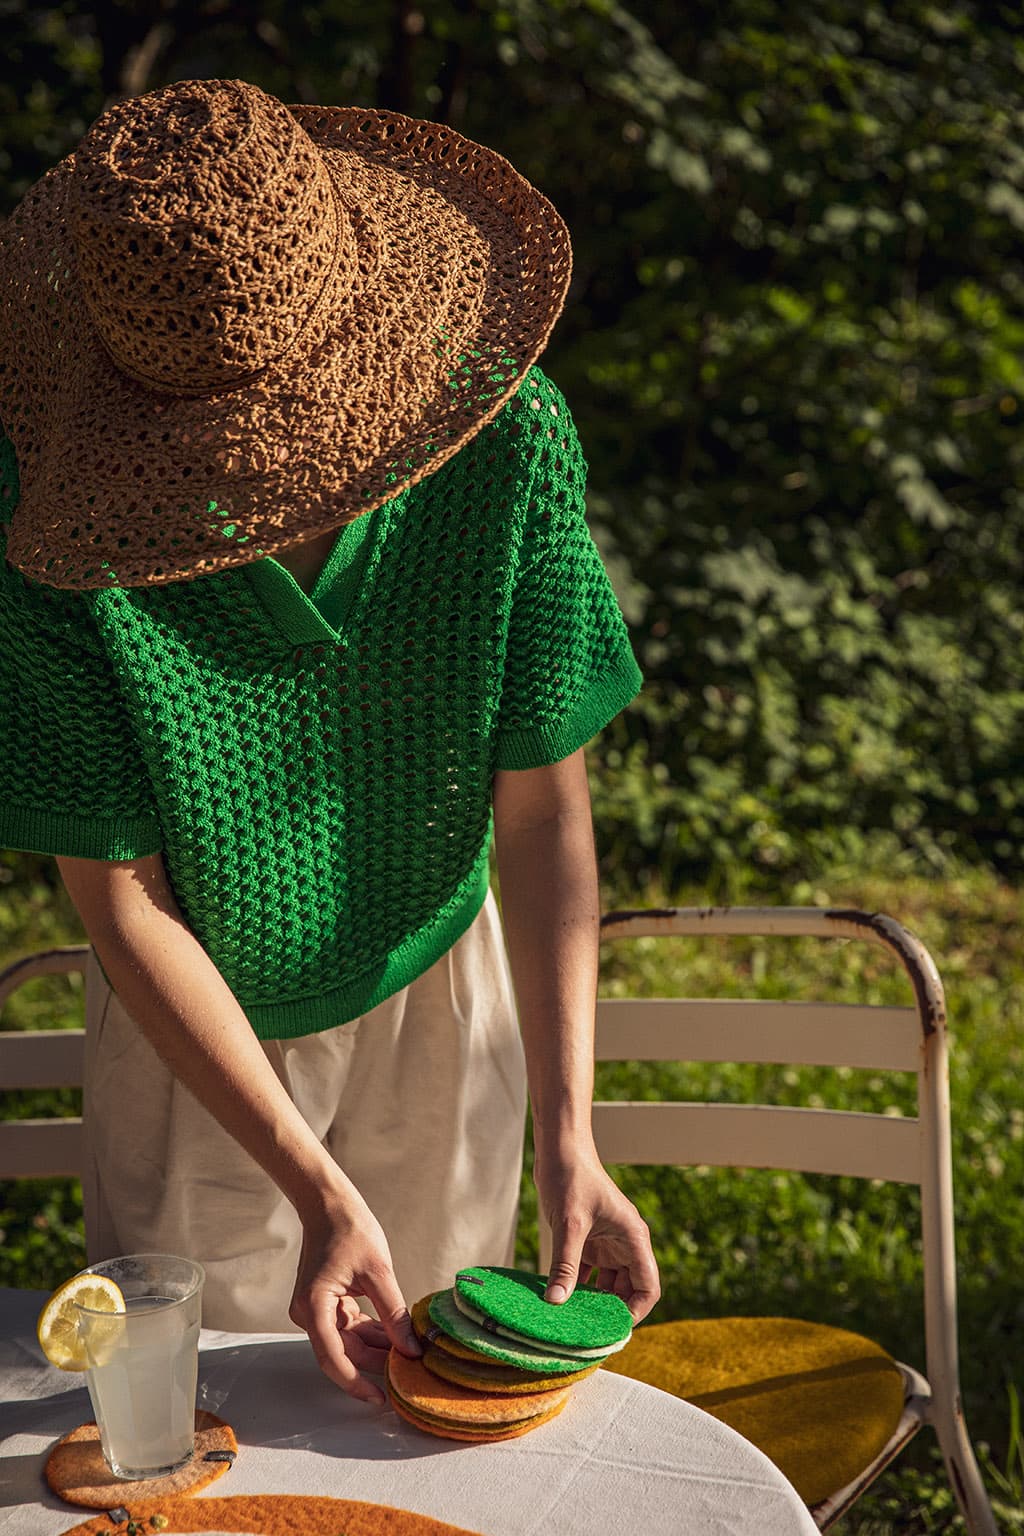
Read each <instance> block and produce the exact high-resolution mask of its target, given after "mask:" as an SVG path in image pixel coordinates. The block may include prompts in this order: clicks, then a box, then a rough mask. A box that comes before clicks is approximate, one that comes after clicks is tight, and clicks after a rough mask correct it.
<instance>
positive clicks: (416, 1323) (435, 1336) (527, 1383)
mask: <svg viewBox="0 0 1024 1536" xmlns="http://www.w3.org/2000/svg"><path fill="white" fill-rule="evenodd" d="M432 1299H433V1298H432V1297H431V1296H423V1297H421V1298H420V1300H419V1301H417V1302H415V1303H414V1304H413V1307H412V1309H411V1312H410V1316H411V1317H412V1326H413V1332H414V1333H415V1334H416V1337H417V1338H418V1339H419V1340H420V1341H421V1343H422V1344H423V1346H424V1350H423V1356H422V1359H423V1363H424V1365H425V1366H426V1367H427V1370H428V1371H432V1372H433V1374H434V1375H435V1376H441V1377H443V1378H444V1380H445V1381H457V1382H459V1383H460V1384H461V1385H462V1386H464V1387H476V1388H477V1389H478V1390H483V1391H486V1392H546V1391H547V1390H548V1388H549V1387H562V1386H565V1385H567V1383H569V1382H575V1381H582V1380H583V1378H584V1377H585V1376H592V1375H593V1373H594V1372H595V1371H596V1370H597V1368H598V1365H599V1364H600V1362H599V1361H598V1362H595V1363H594V1364H592V1365H586V1366H584V1367H583V1369H582V1370H579V1371H574V1370H572V1369H570V1370H567V1371H559V1372H557V1374H556V1373H555V1372H553V1371H552V1372H549V1373H548V1374H547V1375H538V1374H537V1372H536V1371H528V1370H523V1368H522V1366H518V1365H504V1364H502V1362H501V1361H499V1360H494V1359H489V1358H488V1357H487V1356H486V1355H481V1354H478V1352H477V1351H476V1350H475V1349H469V1348H468V1347H467V1346H466V1345H465V1344H460V1343H459V1342H458V1340H457V1339H450V1338H449V1337H448V1335H447V1334H445V1333H444V1332H442V1330H441V1329H440V1328H439V1327H438V1325H437V1324H436V1323H435V1322H434V1320H433V1318H432V1317H431V1316H430V1310H429V1303H430V1302H431V1300H432Z"/></svg>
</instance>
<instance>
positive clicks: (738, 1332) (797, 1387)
mask: <svg viewBox="0 0 1024 1536" xmlns="http://www.w3.org/2000/svg"><path fill="white" fill-rule="evenodd" d="M603 1368H604V1369H605V1370H610V1371H617V1372H619V1373H620V1374H621V1375H624V1376H633V1377H635V1378H636V1379H637V1380H639V1381H645V1382H648V1383H649V1384H650V1385H651V1386H655V1387H660V1388H661V1389H662V1391H664V1392H671V1393H673V1394H674V1395H675V1396H676V1397H682V1398H686V1399H687V1401H688V1402H691V1403H694V1404H695V1405H696V1406H697V1407H698V1408H703V1409H704V1411H705V1412H706V1413H710V1414H713V1415H714V1416H715V1418H717V1419H721V1420H723V1422H724V1423H726V1424H729V1425H731V1427H732V1428H733V1429H735V1430H738V1431H739V1433H740V1434H741V1435H743V1436H744V1438H745V1439H747V1440H750V1441H752V1442H753V1443H754V1444H755V1445H756V1446H758V1447H760V1449H761V1450H762V1451H764V1453H765V1455H766V1456H769V1457H770V1458H771V1460H772V1461H773V1462H774V1463H775V1465H776V1466H777V1467H778V1468H779V1469H780V1471H782V1472H783V1473H784V1474H785V1475H786V1477H788V1478H789V1480H790V1482H791V1483H792V1484H793V1486H794V1488H796V1490H797V1492H798V1493H799V1494H800V1496H801V1497H802V1498H803V1499H804V1501H805V1502H806V1503H807V1504H816V1503H818V1502H819V1501H820V1500H822V1499H826V1498H828V1496H829V1495H830V1494H832V1493H835V1492H836V1490H837V1489H840V1488H843V1487H845V1486H846V1484H847V1483H850V1482H853V1481H854V1479H855V1478H856V1477H858V1475H859V1474H860V1473H861V1472H862V1471H863V1470H864V1468H865V1467H866V1466H868V1465H869V1464H870V1463H871V1462H872V1461H873V1460H874V1458H875V1457H876V1456H877V1455H878V1454H879V1453H880V1452H881V1451H882V1449H883V1448H884V1447H885V1445H886V1444H887V1443H888V1441H889V1439H890V1438H891V1436H892V1435H893V1434H894V1432H895V1430H896V1427H897V1425H898V1424H899V1421H900V1415H901V1413H902V1410H903V1400H904V1379H903V1376H902V1374H901V1372H900V1368H899V1366H898V1365H897V1364H896V1362H895V1360H894V1359H893V1358H892V1356H891V1355H889V1354H887V1353H886V1351H885V1350H884V1349H882V1348H880V1346H879V1345H877V1344H875V1343H873V1342H872V1340H870V1339H865V1338H862V1337H861V1336H860V1335H859V1334H856V1333H849V1332H847V1331H846V1330H845V1329H843V1328H829V1327H825V1326H824V1325H822V1324H820V1323H805V1322H798V1321H795V1320H793V1319H790V1318H781V1317H725V1318H712V1319H698V1320H696V1321H692V1322H674V1323H655V1324H652V1325H650V1326H648V1327H642V1328H638V1329H637V1331H636V1332H635V1333H634V1335H633V1337H632V1339H631V1340H630V1342H629V1343H628V1344H627V1345H626V1347H625V1349H623V1350H621V1351H620V1352H619V1353H618V1354H616V1355H612V1356H611V1357H610V1358H609V1359H608V1360H607V1361H606V1362H605V1365H604V1367H603Z"/></svg>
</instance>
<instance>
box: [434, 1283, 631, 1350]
mask: <svg viewBox="0 0 1024 1536" xmlns="http://www.w3.org/2000/svg"><path fill="white" fill-rule="evenodd" d="M452 1300H453V1301H454V1303H455V1305H456V1306H457V1307H458V1309H459V1311H460V1312H461V1313H462V1315H463V1317H468V1318H469V1320H470V1322H471V1323H476V1324H477V1325H478V1326H479V1327H480V1328H482V1329H483V1330H484V1332H485V1333H490V1334H494V1335H497V1336H498V1337H499V1338H502V1339H507V1340H508V1341H509V1343H510V1344H518V1345H519V1346H520V1347H522V1346H525V1345H529V1346H530V1347H531V1348H536V1347H537V1340H536V1339H531V1338H530V1337H529V1336H528V1335H527V1334H525V1333H517V1332H516V1331H515V1329H514V1328H508V1327H505V1326H504V1325H503V1324H501V1323H496V1322H495V1321H494V1319H493V1318H491V1317H488V1316H487V1313H486V1312H480V1311H478V1310H477V1308H476V1307H473V1306H470V1304H469V1302H468V1301H463V1299H462V1297H461V1296H460V1295H459V1294H458V1292H457V1291H454V1290H453V1291H452ZM549 1305H551V1303H549ZM628 1342H629V1341H628V1339H623V1341H622V1343H621V1344H610V1345H608V1346H606V1347H605V1348H603V1349H570V1348H569V1347H568V1345H566V1344H559V1345H558V1346H557V1348H558V1351H559V1353H560V1354H562V1355H564V1357H565V1359H567V1360H579V1361H580V1362H585V1361H587V1360H596V1361H597V1363H598V1364H600V1363H601V1361H602V1360H607V1358H608V1356H609V1355H612V1354H614V1353H615V1351H616V1350H618V1349H625V1347H626V1345H627V1343H628ZM555 1347H556V1346H555V1345H554V1344H549V1345H548V1346H547V1348H549V1349H554V1348H555Z"/></svg>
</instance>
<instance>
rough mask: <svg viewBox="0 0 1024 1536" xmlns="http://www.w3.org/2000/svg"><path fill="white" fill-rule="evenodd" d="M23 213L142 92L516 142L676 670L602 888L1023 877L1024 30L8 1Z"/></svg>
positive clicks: (1006, 22) (563, 374)
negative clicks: (60, 167)
mask: <svg viewBox="0 0 1024 1536" xmlns="http://www.w3.org/2000/svg"><path fill="white" fill-rule="evenodd" d="M3 11H4V22H5V50H6V55H7V58H8V60H9V62H10V64H11V66H12V67H11V68H10V69H9V70H8V72H7V76H6V79H5V81H4V82H0V107H3V109H4V115H5V148H4V155H3V157H0V192H3V193H4V194H5V197H6V201H7V202H8V203H11V202H13V201H14V199H15V198H16V197H17V196H18V195H20V193H21V192H22V191H23V190H24V189H25V187H26V185H27V184H28V182H29V181H31V179H32V178H33V176H35V175H38V174H39V173H40V172H41V171H42V170H43V169H44V168H45V166H46V165H47V164H49V163H50V162H51V161H52V160H53V159H54V158H56V157H57V155H59V154H60V153H62V152H63V151H65V150H67V149H69V148H70V147H71V146H72V145H73V144H74V142H75V140H76V138H77V136H78V135H79V133H80V132H81V131H82V128H83V126H84V125H85V123H86V122H87V121H88V119H89V118H90V117H91V116H92V115H93V114H94V113H95V112H96V111H98V110H99V108H100V107H101V106H102V104H103V101H104V99H105V98H107V97H109V96H110V95H111V94H113V93H117V92H120V91H131V90H141V89H145V88H147V87H150V86H153V85H158V84H160V83H162V82H163V81H164V80H166V79H173V78H181V77H183V76H187V75H189V74H199V75H210V74H229V75H230V74H244V75H247V76H248V77H250V78H253V79H256V80H258V81H259V82H260V83H262V84H264V85H265V86H267V87H268V88H269V89H270V90H273V91H276V92H278V93H280V94H282V95H283V96H285V97H286V98H288V99H303V100H317V99H319V100H330V101H346V102H358V103H362V102H366V103H373V102H377V103H380V104H382V105H386V106H391V107H397V108H399V109H400V110H406V111H410V112H412V113H414V114H417V115H421V116H429V117H437V118H441V119H445V120H448V121H450V122H452V123H453V124H454V125H455V126H457V127H459V128H461V129H463V130H464V131H466V132H467V133H469V134H470V135H471V136H474V137H477V138H479V139H481V140H484V141H485V142H488V143H491V144H493V145H494V146H495V147H496V148H498V149H500V150H502V151H503V152H504V153H506V154H508V155H509V157H510V158H511V159H512V161H513V163H515V164H516V165H517V166H519V167H521V169H522V170H523V171H524V172H525V174H527V175H528V176H530V177H531V178H532V179H533V180H535V181H536V182H537V183H538V184H539V185H540V186H541V187H543V188H544V190H545V191H547V192H548V193H549V194H550V195H551V196H552V198H553V199H554V201H555V202H556V204H557V205H558V206H559V208H560V209H561V210H562V211H563V212H564V214H565V215H566V217H567V219H568V222H569V224H570V227H571V229H572V233H573V239H574V245H575V251H576V278H575V281H574V286H573V292H572V295H571V302H570V304H569V306H568V308H567V310H566V314H565V317H564V319H563V321H562V323H561V325H560V327H559V330H558V332H557V333H556V338H555V341H554V343H553V345H552V347H551V350H550V353H549V365H550V366H551V368H552V370H553V371H554V373H555V375H556V377H557V378H558V379H559V381H560V382H561V383H563V384H564V386H565V387H566V388H567V390H568V392H569V395H570V398H571V400H572V402H573V405H574V409H575V411H576V414H577V415H578V417H579V419H580V423H581V428H582V432H583V437H584V441H585V443H586V445H587V447H588V451H589V455H590V458H591V460H592V466H593V472H592V488H593V489H592V498H591V502H592V512H593V516H594V520H595V526H596V528H597V531H598V533H599V536H600V538H601V541H602V544H603V546H604V547H605V549H606V550H607V552H608V555H609V559H610V560H611V562H612V564H613V568H614V569H615V571H616V572H617V573H621V577H622V579H621V583H620V584H621V588H622V594H623V600H624V602H625V604H626V607H627V611H628V614H629V617H630V619H631V621H632V623H633V627H634V634H635V641H636V646H637V650H638V653H639V656H640V659H641V662H642V665H643V666H644V669H645V673H646V676H647V679H648V685H647V689H646V691H645V694H644V696H643V697H642V699H641V700H640V701H639V702H638V704H637V705H635V706H634V707H633V708H632V709H631V710H630V711H629V712H628V713H627V715H626V716H625V718H624V719H623V721H622V722H620V723H619V725H618V726H617V727H616V729H615V730H614V731H613V732H611V733H610V734H609V736H608V739H607V741H606V743H605V744H604V745H603V746H601V747H599V748H597V749H595V751H594V753H593V754H592V765H593V776H594V788H595V802H596V807H597V816H598V828H599V835H600V846H601V853H602V858H603V861H604V864H605V868H606V869H607V870H609V871H611V870H613V869H615V868H619V869H625V870H626V871H628V873H629V874H630V876H631V878H633V879H634V880H635V879H642V878H649V877H650V876H651V875H652V873H653V874H657V875H658V876H660V877H661V878H662V879H663V880H666V881H668V882H669V883H672V884H676V883H679V881H680V880H685V879H693V878H699V879H703V880H707V881H709V882H711V883H712V885H716V886H718V887H723V886H724V887H726V888H728V887H729V886H730V883H731V882H732V881H733V880H734V879H735V871H736V869H737V868H742V869H743V870H744V871H745V874H744V878H745V879H747V880H758V879H760V880H761V881H762V882H764V881H768V880H771V879H773V878H775V877H778V876H780V875H782V876H785V877H797V876H805V877H809V878H814V877H815V876H816V875H817V873H818V872H820V871H821V870H823V869H826V868H833V867H834V866H835V865H836V863H837V862H839V863H840V864H849V865H859V866H864V865H865V864H866V863H869V862H874V863H876V864H878V865H879V867H886V868H888V867H890V866H891V863H892V860H893V859H894V858H895V859H898V860H901V861H902V862H903V863H904V864H905V865H907V866H908V867H910V868H913V869H916V870H918V871H925V870H931V871H938V870H944V869H946V868H947V867H949V866H950V861H951V860H954V861H955V860H956V859H958V858H967V859H972V860H983V861H986V862H988V863H991V864H993V865H995V866H996V867H998V868H1001V869H1003V870H1004V871H1019V870H1020V869H1021V868H1022V865H1024V811H1022V809H1021V807H1022V806H1024V782H1022V779H1021V774H1022V768H1021V759H1020V754H1019V752H1018V750H1017V742H1018V741H1019V739H1020V734H1021V730H1022V727H1024V644H1022V639H1024V600H1022V597H1021V593H1022V592H1024V580H1022V578H1024V553H1022V551H1024V484H1022V475H1021V462H1022V446H1021V445H1022V441H1024V439H1022V435H1021V432H1020V421H1021V413H1022V401H1024V363H1022V361H1021V359H1022V356H1024V348H1022V341H1024V263H1022V257H1021V240H1020V235H1021V230H1022V228H1024V151H1022V150H1021V148H1020V140H1021V128H1022V126H1024V93H1022V90H1021V80H1022V59H1024V26H1022V23H1021V20H1020V17H1019V16H1018V15H1017V14H1016V13H1015V12H1013V10H1012V8H1010V7H990V6H983V5H981V4H980V3H978V0H972V3H964V4H961V5H958V6H957V7H956V8H955V9H954V10H952V11H950V10H943V9H942V8H940V7H937V6H935V5H933V4H932V3H931V0H902V3H901V4H899V5H897V6H882V5H879V4H874V3H873V4H869V5H866V6H865V5H862V4H859V3H855V0H814V3H813V4H811V5H808V6H802V7H799V8H794V7H790V6H788V5H786V4H784V3H783V0H729V3H727V4H724V5H714V6H712V5H709V4H695V5H692V6H688V7H687V8H686V12H685V17H684V15H683V13H682V12H680V10H679V7H678V6H677V4H676V3H675V0H647V3H645V4H644V5H643V6H642V7H641V6H639V5H635V4H634V5H633V6H632V7H631V6H630V5H629V4H620V3H617V0H552V3H548V4H544V5H541V4H539V3H537V0H442V3H439V4H437V5H431V6H430V7H423V8H422V9H417V8H415V7H414V6H412V5H410V4H407V3H405V0H393V3H392V4H390V5H387V6H373V5H370V4H368V3H360V4H356V5H349V4H341V3H340V0H319V3H312V0H307V3H304V4H299V5H295V4H289V5H288V6H287V7H286V6H285V4H284V3H283V0H240V3H238V4H235V5H232V6H230V7H228V6H223V5H221V4H219V3H218V0H200V3H199V4H191V3H190V4H185V3H184V0H142V3H137V4H132V5H126V4H124V3H120V0H93V3H91V4H89V3H87V4H82V5H73V4H70V3H67V0H65V3H63V4H51V5H43V6H39V5H32V6H29V5H28V4H27V3H19V0H6V3H5V4H4V6H3Z"/></svg>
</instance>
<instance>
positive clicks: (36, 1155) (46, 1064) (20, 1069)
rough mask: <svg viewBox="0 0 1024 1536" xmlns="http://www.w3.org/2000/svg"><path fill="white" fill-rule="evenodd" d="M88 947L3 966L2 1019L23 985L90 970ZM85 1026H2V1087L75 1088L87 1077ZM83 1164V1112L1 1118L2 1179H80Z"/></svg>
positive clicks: (0, 983)
mask: <svg viewBox="0 0 1024 1536" xmlns="http://www.w3.org/2000/svg"><path fill="white" fill-rule="evenodd" d="M88 955H89V948H88V945H85V944H75V945H69V946H67V947H64V948H60V949H47V950H42V951H40V952H39V953H38V954H34V955H27V956H26V957H25V958H24V959H23V960H16V961H15V962H14V963H13V964H11V965H8V966H6V967H4V969H2V970H0V1017H2V1012H3V1008H4V1004H5V1003H6V1002H7V999H8V998H9V997H10V996H11V994H12V993H13V992H15V991H16V990H17V988H18V987H21V986H23V985H24V984H25V983H26V982H28V981H34V980H35V979H36V978H38V977H40V976H54V975H70V974H72V973H74V972H83V973H84V971H85V965H86V961H87V959H88ZM84 1041H85V1032H84V1030H81V1029H45V1030H43V1029H40V1030H14V1029H2V1028H0V1087H2V1088H4V1089H20V1088H74V1087H78V1086H80V1084H81V1081H82V1058H83V1051H84ZM81 1166H82V1121H81V1117H80V1116H77V1115H75V1116H67V1117H64V1118H57V1117H54V1118H51V1119H47V1120H0V1178H2V1179H25V1178H34V1179H43V1178H57V1177H62V1176H65V1175H66V1176H70V1177H78V1176H79V1175H80V1173H81Z"/></svg>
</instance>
